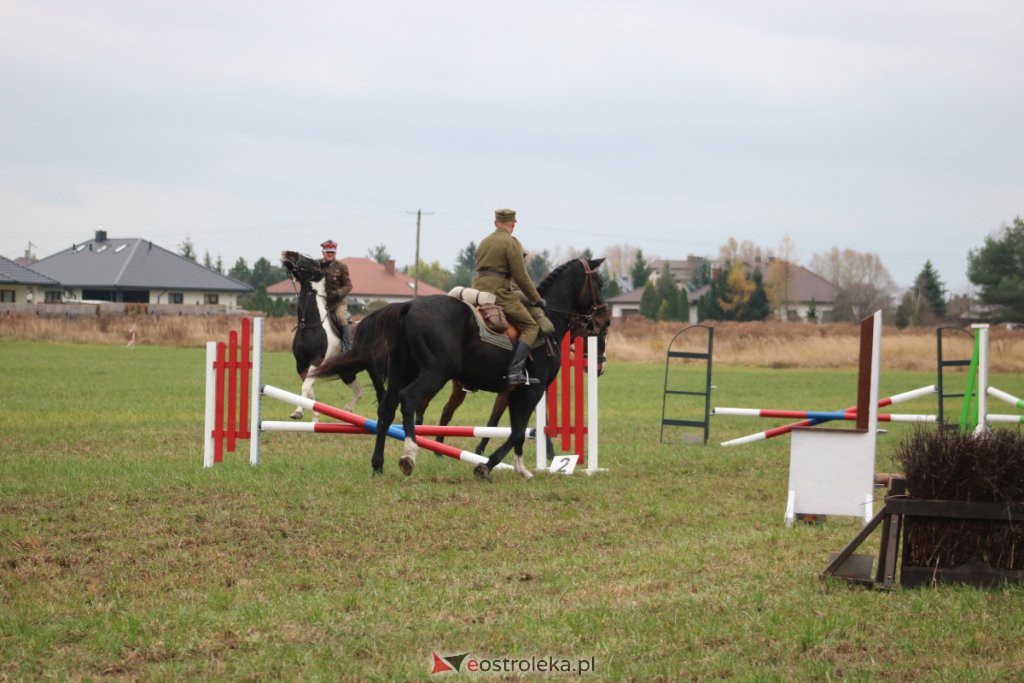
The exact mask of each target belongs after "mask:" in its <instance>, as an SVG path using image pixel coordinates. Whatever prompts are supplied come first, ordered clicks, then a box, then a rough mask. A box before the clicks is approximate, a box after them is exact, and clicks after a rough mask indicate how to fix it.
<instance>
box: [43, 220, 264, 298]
mask: <svg viewBox="0 0 1024 683" xmlns="http://www.w3.org/2000/svg"><path fill="white" fill-rule="evenodd" d="M32 270H34V271H36V272H38V273H41V274H43V275H45V276H47V277H49V278H52V279H53V280H55V281H57V282H59V283H60V287H61V289H62V290H63V295H62V300H63V301H65V302H71V303H75V302H118V303H131V304H149V305H150V306H152V305H164V304H168V305H178V306H207V307H209V312H215V311H216V310H235V309H237V308H238V297H239V296H240V295H242V294H246V293H248V292H251V291H252V287H250V286H249V285H247V284H244V283H241V282H238V281H237V280H233V279H232V278H229V277H227V276H226V275H221V274H220V273H218V272H217V271H215V270H211V269H209V268H206V267H204V266H202V265H200V264H198V263H196V262H195V261H192V260H190V259H187V258H185V257H184V256H181V255H179V254H176V253H174V252H172V251H168V250H167V249H164V248H163V247H160V246H158V245H156V244H153V243H152V242H149V241H147V240H143V239H137V238H132V239H111V238H108V237H107V232H106V231H105V230H97V231H96V234H95V237H94V238H93V239H91V240H88V241H85V242H82V243H80V244H74V245H72V246H71V247H70V248H68V249H65V250H64V251H60V252H57V253H56V254H54V255H52V256H47V257H46V258H43V259H40V260H38V261H36V262H35V263H33V264H32Z"/></svg>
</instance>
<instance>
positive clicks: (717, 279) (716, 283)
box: [697, 261, 732, 320]
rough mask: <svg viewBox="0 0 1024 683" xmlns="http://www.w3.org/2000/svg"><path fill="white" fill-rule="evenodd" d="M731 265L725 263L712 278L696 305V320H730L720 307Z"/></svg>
mask: <svg viewBox="0 0 1024 683" xmlns="http://www.w3.org/2000/svg"><path fill="white" fill-rule="evenodd" d="M731 268H732V263H731V262H730V261H726V262H725V263H723V264H722V267H720V268H719V269H718V270H717V271H716V272H715V273H714V275H713V276H712V278H711V282H710V283H709V285H708V291H707V293H705V294H704V296H702V297H701V298H700V300H699V301H698V303H697V319H698V320H730V318H729V317H727V314H726V311H725V309H724V308H723V307H722V297H723V296H724V295H725V292H726V289H727V281H728V278H729V271H730V270H731Z"/></svg>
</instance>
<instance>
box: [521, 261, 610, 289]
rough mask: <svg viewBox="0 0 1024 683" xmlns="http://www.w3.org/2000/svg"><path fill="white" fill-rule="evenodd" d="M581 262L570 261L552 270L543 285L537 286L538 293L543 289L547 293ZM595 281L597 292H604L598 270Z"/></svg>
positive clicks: (595, 273)
mask: <svg viewBox="0 0 1024 683" xmlns="http://www.w3.org/2000/svg"><path fill="white" fill-rule="evenodd" d="M579 261H580V260H579V259H578V258H574V259H569V260H568V261H566V262H565V263H563V264H562V265H560V266H558V267H557V268H555V269H554V270H552V271H551V272H550V273H548V274H547V277H545V278H544V279H543V280H542V281H541V283H540V284H539V285H537V291H540V290H542V289H543V290H544V291H547V290H548V289H550V288H551V285H552V284H553V283H554V281H555V280H557V279H558V278H560V277H561V276H562V272H563V271H565V270H567V269H568V268H569V267H570V266H571V265H573V264H574V263H579ZM594 281H595V282H596V283H597V291H599V292H600V291H602V289H603V288H604V283H603V282H602V281H601V275H600V274H599V273H598V272H597V271H596V270H595V271H594Z"/></svg>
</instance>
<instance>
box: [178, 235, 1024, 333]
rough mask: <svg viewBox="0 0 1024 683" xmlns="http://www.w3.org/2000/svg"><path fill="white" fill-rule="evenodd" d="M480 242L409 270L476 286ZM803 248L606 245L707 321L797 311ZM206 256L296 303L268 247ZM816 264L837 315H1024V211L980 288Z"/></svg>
mask: <svg viewBox="0 0 1024 683" xmlns="http://www.w3.org/2000/svg"><path fill="white" fill-rule="evenodd" d="M476 248H477V244H476V242H469V244H467V245H466V246H465V247H463V248H462V249H460V250H459V251H458V253H457V254H456V257H455V260H454V262H453V263H452V265H451V267H450V268H446V267H445V266H443V265H442V264H441V263H440V262H439V261H432V262H428V261H424V260H422V259H421V260H420V261H419V263H418V264H415V265H413V264H410V265H406V266H404V267H402V268H401V272H402V273H404V274H406V275H408V276H410V277H413V276H415V277H417V278H418V279H419V281H421V282H425V283H427V284H430V285H433V286H434V287H437V288H438V289H441V290H444V291H448V290H449V289H451V288H452V287H455V286H457V285H463V286H468V285H469V284H470V282H471V281H472V276H473V270H474V266H475V262H476ZM795 252H796V249H795V246H794V245H793V244H792V242H791V241H790V239H789V237H788V236H784V238H783V240H782V242H781V243H780V244H779V245H778V246H777V247H776V249H774V250H770V249H766V248H764V247H761V246H759V245H755V244H753V243H751V242H749V241H744V242H737V241H736V240H735V239H732V238H730V239H729V240H727V242H726V243H725V244H724V245H722V246H721V247H720V248H719V253H718V255H717V259H714V260H712V259H711V258H705V257H693V256H691V257H689V258H688V259H687V260H688V261H691V260H692V263H690V264H689V265H691V266H693V267H692V268H691V272H690V274H689V277H688V279H686V281H685V282H683V281H679V279H678V278H677V277H676V276H675V275H674V274H673V273H672V271H671V269H670V267H669V262H668V261H661V267H660V268H658V269H656V268H655V265H656V264H657V262H658V261H660V259H655V260H651V259H648V258H647V257H645V256H644V253H643V250H642V249H639V248H637V247H633V246H631V245H629V244H619V245H614V246H612V247H609V248H607V249H606V250H605V253H604V254H603V256H604V257H605V262H604V264H603V265H602V267H601V270H600V275H601V280H602V282H603V286H604V291H603V293H604V295H605V297H606V298H610V297H613V296H617V295H618V294H621V293H623V292H624V291H631V290H639V289H641V288H642V295H641V297H640V314H641V315H642V316H644V317H646V318H649V319H651V320H668V321H687V320H689V319H690V314H691V311H690V309H691V304H692V305H695V306H696V317H697V319H698V320H701V321H704V320H737V321H753V320H765V319H769V318H776V319H780V320H787V319H789V318H790V316H791V314H792V309H791V308H790V304H792V303H794V302H793V301H792V292H791V291H790V289H791V287H792V279H793V274H794V272H795V269H796V267H797V266H798V264H797V260H796V258H795ZM179 253H180V254H181V255H182V256H185V257H186V258H189V259H191V260H193V261H198V259H197V256H196V249H195V245H194V244H193V242H192V241H191V239H190V238H188V237H186V239H185V241H184V242H183V243H182V244H180V245H179ZM366 256H367V257H368V258H371V259H373V260H374V261H376V262H378V263H381V264H383V263H387V262H388V261H389V260H391V256H390V254H389V253H388V249H387V246H386V245H384V244H379V245H377V246H376V247H374V248H372V249H370V250H368V251H367V254H366ZM578 257H585V258H593V253H592V252H591V250H590V249H589V248H585V249H582V250H575V249H569V250H567V251H566V252H564V253H561V252H556V253H555V254H552V253H551V252H549V251H548V250H541V251H537V252H532V253H528V254H527V255H526V266H527V272H528V273H529V275H530V278H531V279H532V280H533V281H534V282H535V283H538V284H539V283H540V282H541V281H542V280H543V279H544V278H545V277H546V276H547V275H548V274H549V273H550V272H551V270H552V269H553V268H554V267H555V266H556V265H557V264H558V263H561V262H562V261H564V260H567V259H570V258H578ZM202 263H203V265H204V266H206V267H207V268H210V269H211V270H215V271H217V272H219V273H221V274H224V275H227V276H229V277H231V278H233V279H235V280H238V281H239V282H243V283H246V284H248V285H250V286H251V287H252V288H253V290H254V291H253V293H252V294H249V295H246V296H245V297H241V298H240V300H239V304H240V305H242V306H244V307H246V308H249V309H252V310H261V311H264V312H266V313H267V314H268V315H290V314H291V313H292V312H293V311H292V306H291V305H290V304H287V303H285V302H281V301H276V300H273V299H271V298H270V297H268V296H267V293H266V289H267V287H268V286H270V285H272V284H274V283H277V282H280V281H281V280H284V279H285V278H287V277H288V274H287V272H286V271H285V270H284V268H282V267H281V266H277V265H274V264H273V263H271V262H270V261H269V260H268V259H266V258H264V257H261V258H259V259H257V260H256V261H255V263H253V264H252V267H250V266H249V265H248V263H246V261H245V259H244V258H241V257H239V258H238V259H237V260H236V261H235V263H234V265H233V266H232V267H231V268H230V269H229V270H227V271H226V272H225V269H224V265H223V262H222V260H221V257H220V256H219V255H218V256H217V258H216V259H213V258H212V257H211V255H210V253H209V251H207V252H205V253H204V256H203V259H202ZM652 264H655V265H652ZM807 269H808V270H810V271H811V272H812V273H815V274H817V275H819V276H821V277H822V278H824V279H825V280H827V281H829V282H831V283H832V284H834V285H835V286H836V288H837V289H838V291H837V294H836V298H835V301H834V302H832V311H831V318H832V320H834V321H837V322H841V321H856V320H859V319H861V318H863V317H865V316H867V315H869V314H870V313H872V312H873V311H875V310H878V309H882V310H883V311H884V312H885V315H886V317H887V319H888V320H890V321H892V322H894V323H895V324H896V325H898V326H900V327H905V326H908V325H935V324H940V323H944V322H951V323H956V322H957V321H958V320H959V319H960V317H961V315H963V314H965V313H968V312H970V311H971V310H972V309H974V316H975V317H976V318H978V319H987V320H989V321H991V322H1000V321H1018V322H1021V321H1024V219H1022V218H1021V217H1019V216H1018V217H1016V218H1014V219H1013V222H1012V223H1011V224H1004V225H1002V226H1001V227H1000V229H999V230H997V231H995V232H993V233H992V234H990V235H988V236H987V237H985V239H984V243H983V244H982V245H981V246H980V247H978V248H977V249H972V250H970V251H969V253H968V254H967V277H968V280H969V281H970V282H971V283H972V284H973V285H975V286H976V287H977V294H976V297H975V298H972V297H970V296H967V295H964V294H959V295H950V294H949V293H948V292H947V289H946V286H945V284H944V283H943V281H942V278H941V276H940V274H939V273H938V271H937V270H936V269H935V267H934V265H933V264H932V262H931V260H930V259H929V260H926V261H925V263H924V265H923V266H922V268H921V271H920V272H919V273H918V275H917V276H916V277H915V279H914V282H913V283H912V285H911V287H910V288H909V289H907V290H906V291H904V292H903V293H902V296H899V297H898V300H897V297H896V296H895V294H896V292H897V291H898V290H899V287H898V286H897V284H896V283H895V282H894V281H893V279H892V277H891V276H890V274H889V272H888V270H887V269H886V268H885V266H884V265H883V264H882V261H881V259H880V258H879V257H878V255H877V254H874V253H871V252H858V251H856V250H853V249H839V248H838V247H833V248H831V249H830V250H828V251H826V252H821V253H817V254H814V255H812V257H811V259H810V260H809V262H808V265H807ZM801 303H802V304H803V305H804V307H805V310H804V317H803V318H802V319H805V320H815V319H817V318H818V317H819V313H818V310H817V305H818V304H821V303H823V302H815V301H811V302H809V305H808V302H801ZM979 307H980V309H979Z"/></svg>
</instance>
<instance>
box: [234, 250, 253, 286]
mask: <svg viewBox="0 0 1024 683" xmlns="http://www.w3.org/2000/svg"><path fill="white" fill-rule="evenodd" d="M228 277H230V278H233V279H235V280H238V281H239V282H245V283H248V282H249V281H250V280H252V271H251V270H249V264H247V263H246V262H245V259H244V258H242V257H241V256H239V257H238V260H237V261H235V265H233V266H231V270H229V271H228Z"/></svg>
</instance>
